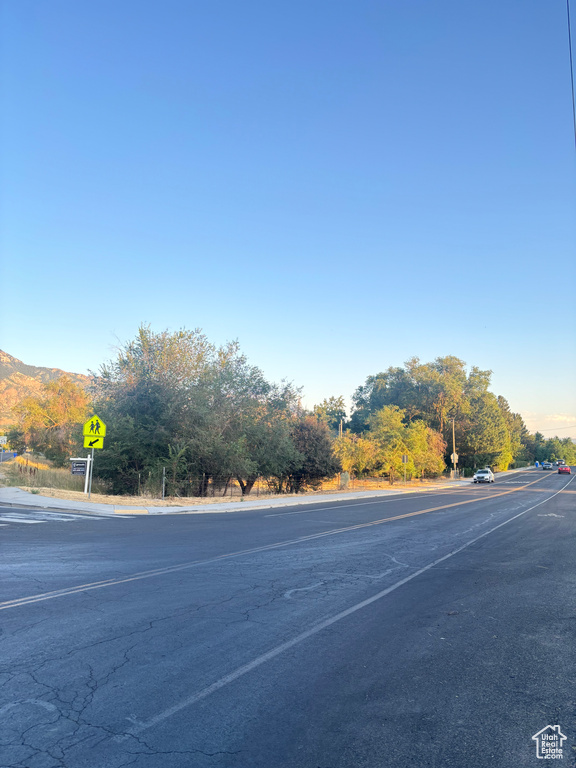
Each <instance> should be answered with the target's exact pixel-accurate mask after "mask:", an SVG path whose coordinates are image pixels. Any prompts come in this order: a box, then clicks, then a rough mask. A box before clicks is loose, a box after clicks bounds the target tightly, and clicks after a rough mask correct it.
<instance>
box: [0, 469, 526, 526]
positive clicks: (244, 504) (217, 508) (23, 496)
mask: <svg viewBox="0 0 576 768" xmlns="http://www.w3.org/2000/svg"><path fill="white" fill-rule="evenodd" d="M526 469H530V467H528V468H524V470H520V469H511V470H509V471H508V472H499V473H497V475H496V477H497V478H498V477H502V476H503V475H511V474H513V473H514V472H520V471H525V470H526ZM532 469H533V467H532ZM471 483H472V481H471V479H470V478H466V479H461V480H440V481H439V482H438V484H434V485H425V486H422V487H412V488H404V487H403V486H402V485H401V484H398V485H396V486H392V487H391V488H389V489H388V488H386V489H383V490H378V491H348V492H347V491H343V492H341V493H326V494H318V495H314V496H308V495H306V494H303V495H302V496H289V497H284V498H282V497H278V498H275V499H255V498H250V497H247V498H246V500H245V501H241V500H238V501H224V502H222V503H221V504H194V505H193V506H184V505H183V506H178V507H153V506H146V502H145V501H143V504H142V506H141V507H133V506H118V505H114V504H94V503H92V502H89V501H71V500H68V499H57V498H54V497H52V496H40V495H39V494H34V493H30V492H28V491H23V490H21V489H20V488H0V506H2V505H4V506H14V507H32V508H38V509H47V510H57V511H64V510H65V511H68V512H80V513H81V512H97V513H98V514H100V515H110V516H111V517H113V516H114V515H115V514H122V515H129V514H132V515H193V514H199V515H200V514H209V513H211V514H218V513H222V512H239V511H241V510H250V509H266V508H268V509H274V508H277V507H299V506H306V505H309V504H325V503H326V502H328V501H346V500H348V499H367V498H383V497H387V496H398V495H401V494H406V493H427V492H428V493H429V492H430V491H441V490H446V489H448V488H461V487H464V486H465V485H467V484H471Z"/></svg>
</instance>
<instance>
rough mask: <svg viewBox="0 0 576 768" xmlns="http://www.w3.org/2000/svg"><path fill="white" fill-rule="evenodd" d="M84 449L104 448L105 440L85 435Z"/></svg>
mask: <svg viewBox="0 0 576 768" xmlns="http://www.w3.org/2000/svg"><path fill="white" fill-rule="evenodd" d="M84 448H104V438H103V437H90V436H88V437H87V436H86V435H84Z"/></svg>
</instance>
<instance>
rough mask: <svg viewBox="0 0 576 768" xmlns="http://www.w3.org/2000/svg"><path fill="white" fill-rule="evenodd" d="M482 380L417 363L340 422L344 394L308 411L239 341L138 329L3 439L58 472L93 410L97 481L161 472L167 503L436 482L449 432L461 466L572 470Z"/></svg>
mask: <svg viewBox="0 0 576 768" xmlns="http://www.w3.org/2000/svg"><path fill="white" fill-rule="evenodd" d="M490 377H491V372H490V371H482V370H480V369H478V368H476V367H472V368H471V370H470V371H469V372H467V370H466V364H465V363H464V362H463V361H462V360H459V359H458V358H456V357H443V358H437V359H436V360H435V361H434V362H432V363H421V362H420V361H419V360H418V359H417V358H412V359H411V360H409V361H408V362H407V363H405V365H404V367H402V368H398V367H396V368H394V367H391V368H388V369H387V370H386V371H385V372H383V373H379V374H376V375H374V376H369V377H368V378H367V380H366V382H365V383H364V384H363V385H361V386H359V387H358V388H357V390H356V392H355V393H354V396H353V409H352V414H351V416H350V418H348V417H347V414H346V408H345V403H344V399H343V397H330V398H328V399H326V400H324V401H323V402H322V403H320V404H318V405H316V406H315V407H314V409H313V411H312V412H308V411H306V410H305V409H304V408H303V407H302V406H301V392H300V390H299V389H298V388H296V387H294V385H293V384H291V383H288V382H285V381H283V382H281V383H280V384H273V383H270V382H268V381H267V380H266V378H265V377H264V375H263V373H262V371H261V370H260V369H259V368H257V367H256V366H253V365H250V364H249V362H248V361H247V359H246V357H245V356H244V355H243V354H242V353H241V351H240V349H239V346H238V344H237V343H236V342H233V343H228V344H225V345H223V346H220V347H217V346H215V345H213V344H211V343H210V342H209V340H208V339H207V338H206V336H205V335H204V334H203V333H202V332H201V331H200V330H199V329H196V330H193V331H189V330H185V329H184V330H180V331H177V332H172V333H171V332H168V331H163V332H160V333H155V332H153V331H152V330H151V329H150V327H149V326H141V327H140V328H139V330H138V333H137V335H136V337H135V338H134V339H133V340H132V341H130V342H128V343H127V344H125V345H124V346H122V347H121V348H120V349H119V350H118V353H117V356H116V357H115V359H113V360H111V361H110V362H108V363H106V364H104V365H102V366H101V368H100V370H99V371H98V372H97V373H96V374H94V375H93V384H92V386H91V388H90V389H89V390H83V389H82V388H81V387H80V386H79V385H77V384H74V383H73V382H72V381H70V380H69V379H67V378H66V377H62V378H61V379H60V380H58V381H56V382H51V383H50V384H47V385H46V387H45V390H44V393H43V394H42V395H41V396H39V397H30V398H28V399H27V400H25V401H24V402H23V403H21V405H20V406H18V407H17V408H16V409H15V416H16V419H17V424H15V426H14V427H13V428H12V429H11V430H10V433H9V441H10V444H11V445H12V447H13V448H15V449H16V450H22V449H23V448H24V447H25V446H28V447H30V448H32V449H34V450H36V451H40V452H42V453H44V455H45V456H46V457H47V458H50V459H52V460H53V461H54V462H55V463H56V464H60V465H61V466H64V465H67V463H68V459H69V458H70V457H71V456H73V455H80V453H81V451H82V443H81V425H82V423H83V421H84V420H85V419H86V418H87V417H88V416H89V415H90V414H91V413H94V412H97V413H98V415H99V416H100V417H101V418H102V419H103V420H104V422H105V423H106V424H107V427H108V431H107V437H106V441H105V450H103V451H101V452H100V453H99V455H98V461H97V464H96V465H95V472H97V474H98V476H99V477H100V478H102V479H103V480H106V481H108V484H109V487H110V490H111V491H112V492H113V493H119V494H135V493H138V492H139V491H142V490H143V489H144V490H146V489H147V488H148V490H151V488H152V487H155V488H157V487H158V483H159V480H160V477H161V476H162V474H163V473H165V478H166V484H167V494H168V495H172V496H174V495H178V496H205V495H206V494H207V493H208V489H209V488H211V489H212V490H214V489H215V488H218V489H221V490H223V491H225V489H226V487H227V486H228V484H229V483H230V482H232V481H233V480H234V481H236V482H237V483H238V484H239V486H240V488H241V489H242V493H243V494H244V495H247V494H249V493H250V492H251V490H252V488H253V487H254V484H255V482H256V480H257V479H258V478H266V479H267V481H268V483H269V485H270V487H271V488H272V489H274V490H275V491H277V492H279V493H282V492H292V493H294V492H296V493H297V492H299V491H302V490H303V489H305V488H307V487H315V486H317V485H318V483H320V482H321V481H322V480H323V479H324V478H327V477H333V476H334V475H335V474H337V473H338V472H340V471H342V470H344V471H347V472H349V473H353V474H355V475H356V476H363V475H379V476H386V477H388V478H390V480H391V481H393V480H394V478H395V477H398V476H399V475H401V474H402V472H403V471H404V469H406V470H407V472H408V473H409V475H410V476H411V477H422V476H436V475H439V474H441V473H442V472H443V471H444V470H445V468H446V465H449V464H450V454H451V452H452V430H453V424H454V435H455V442H456V452H457V453H458V455H459V461H458V463H459V465H460V466H461V467H471V468H475V467H477V466H485V465H489V466H492V467H494V468H495V469H506V468H508V467H509V466H510V465H511V464H513V463H514V462H519V461H526V462H532V461H534V460H538V461H542V460H545V459H550V460H554V459H555V458H564V459H565V460H566V461H567V462H568V463H570V462H572V463H576V446H574V444H573V443H572V441H571V440H570V439H566V440H560V439H559V438H551V439H549V440H546V439H544V438H543V436H542V435H541V434H539V433H536V435H531V434H530V433H529V431H528V430H527V429H526V426H525V424H524V422H523V420H522V417H521V416H520V415H519V414H517V413H513V412H512V411H511V409H510V407H509V405H508V403H507V401H506V400H505V399H504V398H503V397H496V396H495V395H494V394H492V393H491V392H490V391H489V386H490ZM403 457H404V459H405V460H404V461H403Z"/></svg>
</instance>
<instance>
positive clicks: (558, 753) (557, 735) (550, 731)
mask: <svg viewBox="0 0 576 768" xmlns="http://www.w3.org/2000/svg"><path fill="white" fill-rule="evenodd" d="M532 739H533V741H535V742H536V757H537V758H539V759H540V760H562V759H563V757H564V754H563V749H562V744H563V743H564V742H565V741H566V736H564V734H563V733H562V732H561V731H560V726H559V725H547V726H546V727H545V728H542V730H541V731H538V733H535V734H534V736H532Z"/></svg>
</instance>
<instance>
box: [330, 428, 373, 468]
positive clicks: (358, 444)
mask: <svg viewBox="0 0 576 768" xmlns="http://www.w3.org/2000/svg"><path fill="white" fill-rule="evenodd" d="M334 453H335V454H336V456H337V457H338V459H339V460H340V463H341V465H342V469H343V470H344V471H345V472H349V473H350V474H354V475H355V476H356V477H363V476H368V475H377V474H378V473H379V471H380V465H379V449H378V443H377V442H376V440H374V439H373V438H372V437H370V436H369V435H368V434H365V435H364V436H360V435H355V434H354V433H353V432H350V431H347V432H345V433H344V434H343V435H342V436H341V437H337V438H336V440H335V441H334Z"/></svg>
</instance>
